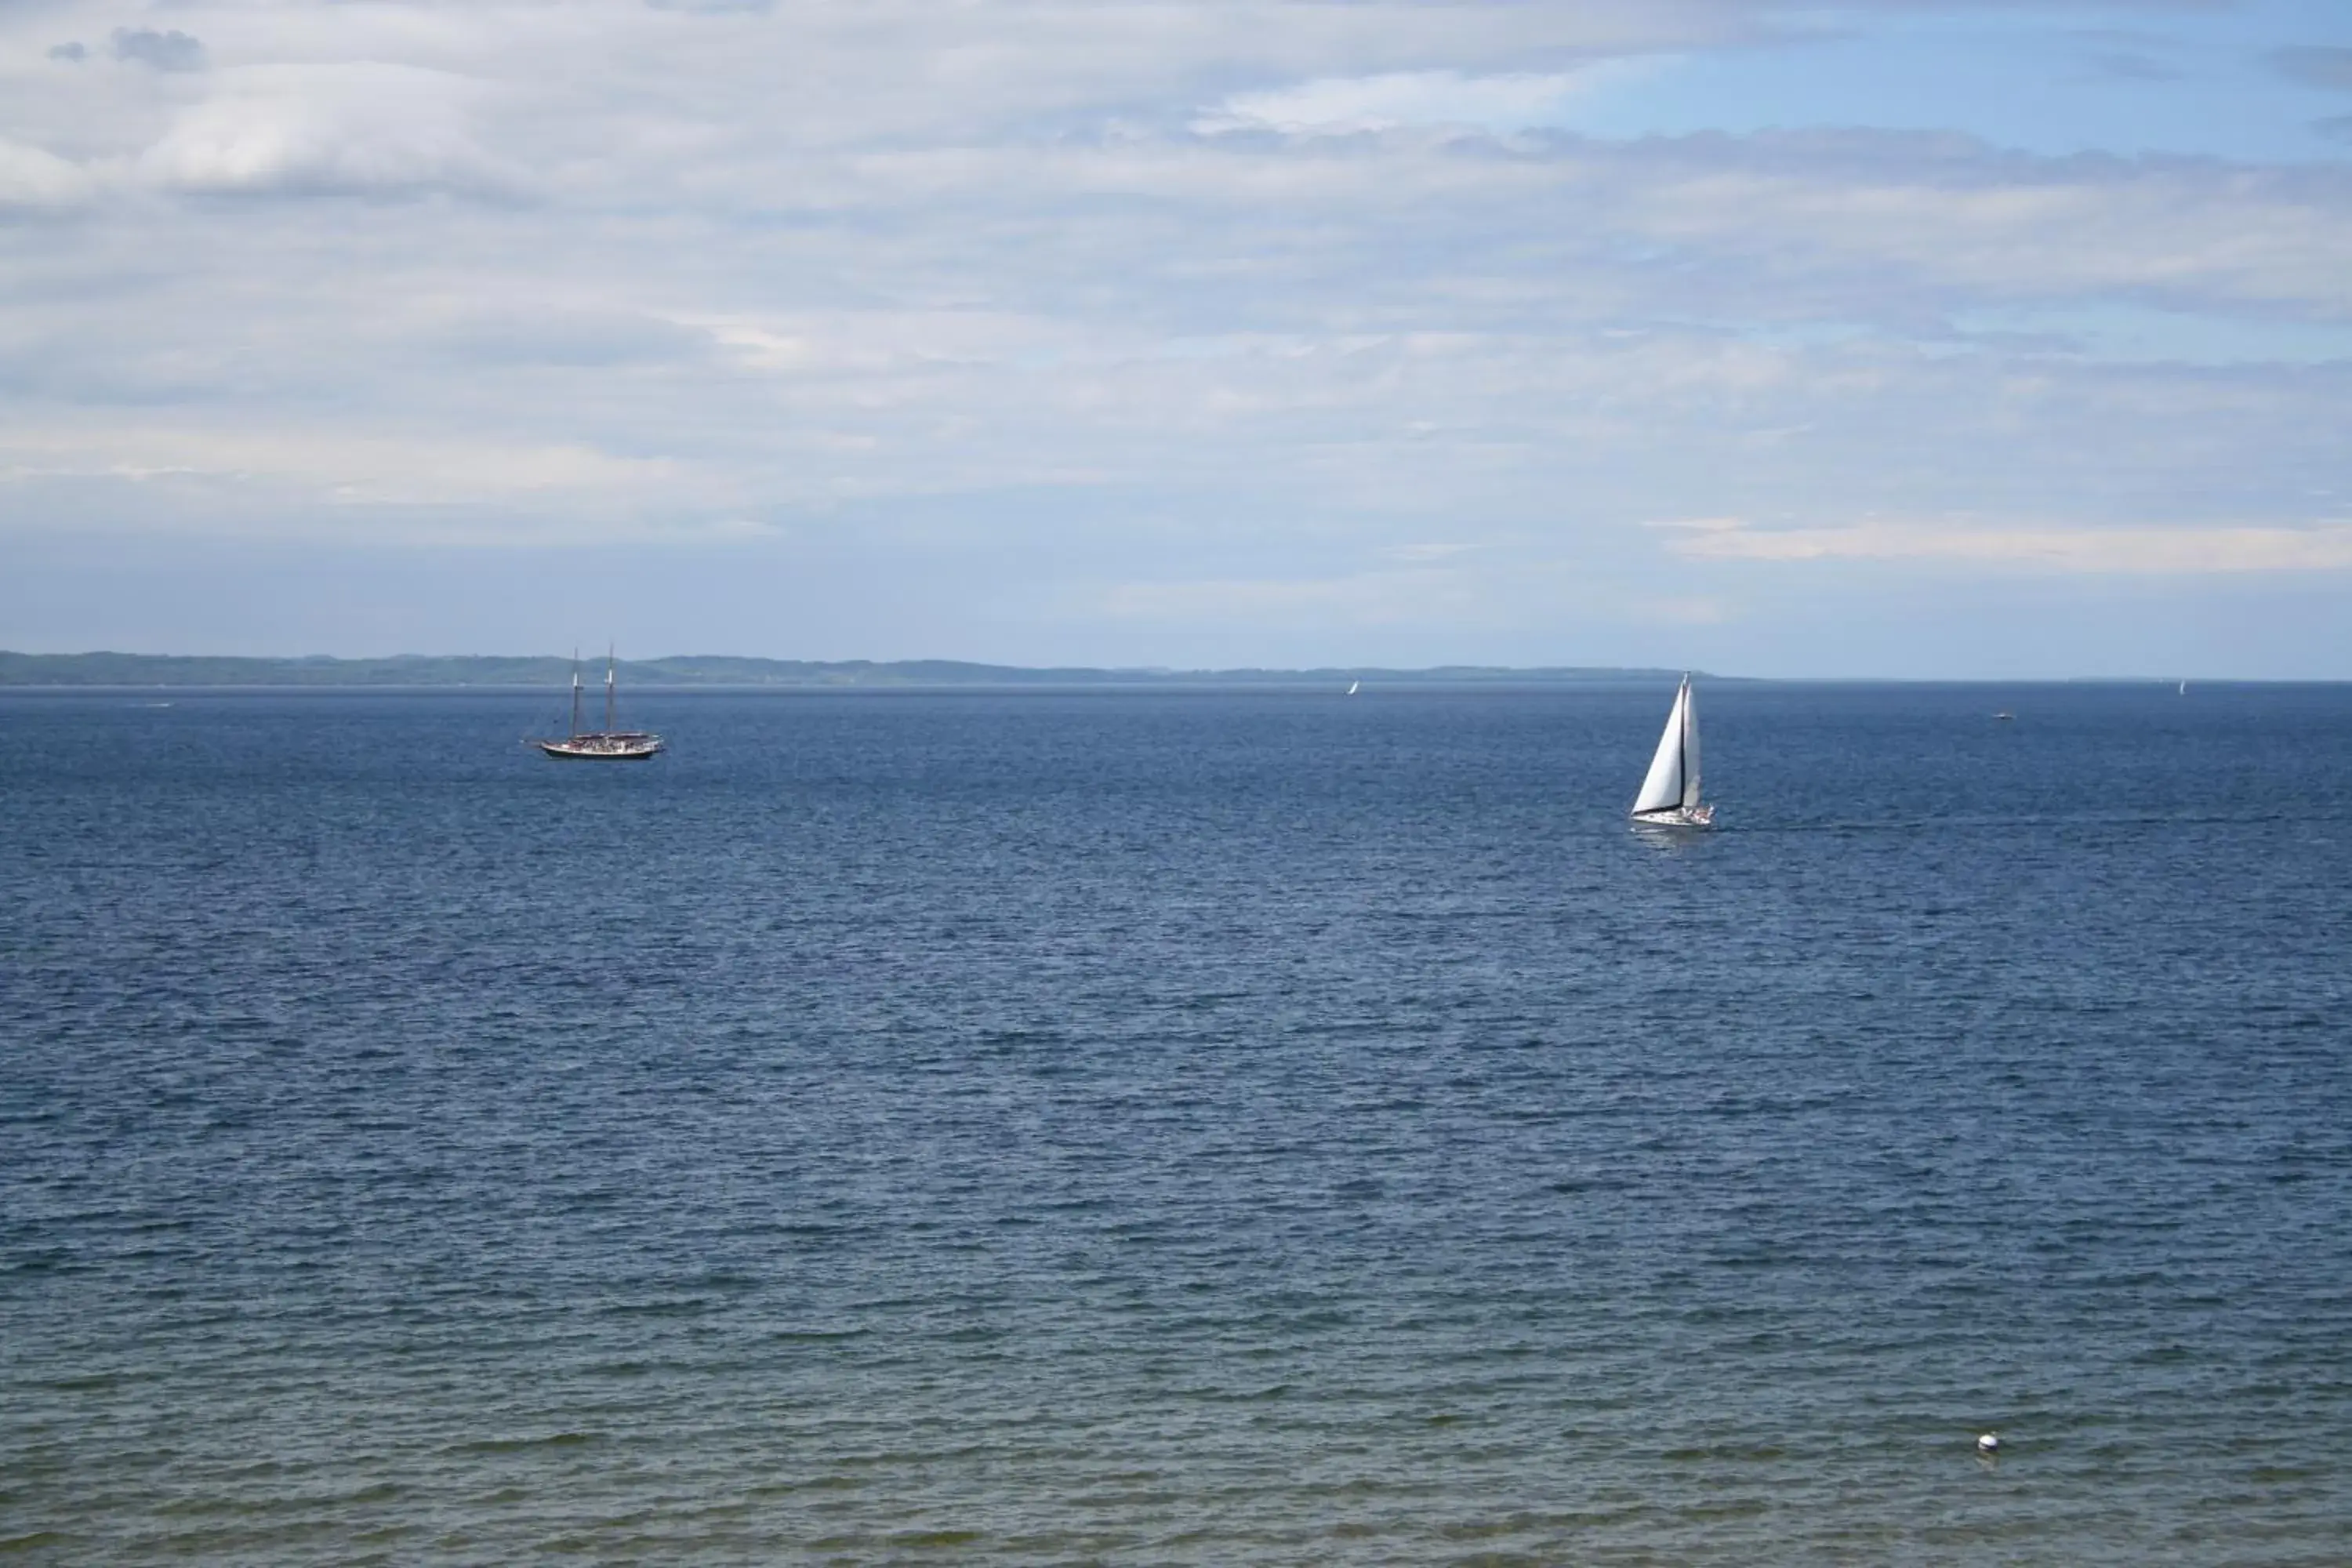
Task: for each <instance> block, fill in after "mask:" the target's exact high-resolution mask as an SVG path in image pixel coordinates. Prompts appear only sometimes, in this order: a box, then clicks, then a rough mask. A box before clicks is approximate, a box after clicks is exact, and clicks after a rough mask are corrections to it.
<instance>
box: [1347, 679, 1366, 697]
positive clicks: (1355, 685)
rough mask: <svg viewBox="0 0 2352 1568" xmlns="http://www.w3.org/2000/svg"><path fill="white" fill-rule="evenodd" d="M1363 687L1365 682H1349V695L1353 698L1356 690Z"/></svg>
mask: <svg viewBox="0 0 2352 1568" xmlns="http://www.w3.org/2000/svg"><path fill="white" fill-rule="evenodd" d="M1361 685H1363V682H1362V681H1360V680H1351V681H1349V682H1348V695H1349V696H1350V697H1353V696H1354V695H1355V694H1356V688H1358V687H1360V686H1361Z"/></svg>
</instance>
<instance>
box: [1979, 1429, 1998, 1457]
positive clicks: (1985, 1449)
mask: <svg viewBox="0 0 2352 1568" xmlns="http://www.w3.org/2000/svg"><path fill="white" fill-rule="evenodd" d="M1977 1452H1978V1453H1979V1454H1998V1453H2000V1433H1998V1432H1988V1433H1986V1434H1985V1435H1984V1436H1981V1437H1979V1438H1978V1439H1977Z"/></svg>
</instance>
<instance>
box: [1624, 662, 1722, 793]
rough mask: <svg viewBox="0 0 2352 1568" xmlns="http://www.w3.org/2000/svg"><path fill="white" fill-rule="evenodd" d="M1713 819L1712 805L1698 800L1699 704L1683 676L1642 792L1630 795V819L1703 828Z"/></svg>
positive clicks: (1687, 678) (1645, 776)
mask: <svg viewBox="0 0 2352 1568" xmlns="http://www.w3.org/2000/svg"><path fill="white" fill-rule="evenodd" d="M1714 819H1715V808H1714V807H1713V806H1711V805H1700V804H1699V799H1698V707H1697V704H1696V702H1695V701H1694V700H1692V698H1691V683H1690V677H1689V676H1687V675H1685V676H1684V677H1683V683H1682V685H1681V687H1680V688H1679V689H1676V690H1675V705H1674V708H1673V709H1672V710H1670V711H1669V712H1668V713H1667V714H1666V728H1665V732H1664V734H1662V735H1660V736H1659V737H1658V750H1657V753H1656V754H1655V755H1654V756H1653V757H1652V758H1651V759H1650V771H1649V773H1647V774H1646V775H1644V776H1643V780H1642V793H1641V794H1640V795H1636V796H1634V798H1633V820H1634V821H1636V822H1641V823H1647V824H1650V825H1652V826H1662V827H1705V826H1707V824H1708V823H1710V822H1712V821H1713V820H1714Z"/></svg>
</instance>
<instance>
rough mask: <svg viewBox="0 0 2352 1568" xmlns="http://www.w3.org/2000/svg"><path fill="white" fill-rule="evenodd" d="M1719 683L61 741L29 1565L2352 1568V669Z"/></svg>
mask: <svg viewBox="0 0 2352 1568" xmlns="http://www.w3.org/2000/svg"><path fill="white" fill-rule="evenodd" d="M1668 696H1669V693H1668V692H1667V690H1666V689H1664V688H1663V687H1662V688H1658V689H1649V688H1646V687H1645V688H1641V689H1633V688H1623V689H1553V690H1524V691H1469V692H1465V691H1451V692H1441V691H1428V690H1414V691H1407V690H1402V689H1390V690H1380V689H1367V690H1366V691H1365V692H1364V694H1363V695H1362V696H1360V697H1359V698H1356V699H1354V700H1343V699H1341V698H1339V695H1338V694H1337V692H1331V693H1322V692H1316V693H1306V692H1277V691H1263V692H1234V691H1222V692H1177V691H1149V692H1116V691H1098V692H1064V693H1052V692H1033V693H1010V694H1005V693H1000V694H985V693H937V694H927V693H822V694H804V695H748V694H746V695H718V694H693V695H668V694H662V693H646V694H644V695H643V696H642V697H641V698H640V700H638V701H637V702H636V704H635V714H634V716H635V717H636V718H639V719H641V720H643V721H646V722H648V723H651V724H654V725H656V727H658V728H661V729H663V730H664V731H667V733H668V734H669V736H670V738H671V741H672V743H673V746H674V750H673V752H671V753H670V754H669V755H668V756H667V757H664V758H662V759H660V760H658V761H656V762H655V763H650V764H646V765H642V766H636V765H594V764H578V763H549V762H545V761H543V760H541V759H540V758H538V757H536V756H535V755H532V754H530V753H528V752H524V751H523V750H522V749H521V748H520V747H519V746H517V745H516V743H515V737H516V736H518V735H519V734H520V733H521V732H522V731H524V730H525V729H526V728H528V727H530V724H531V722H532V721H533V720H534V719H537V718H538V717H540V716H541V712H542V711H543V710H545V709H546V708H547V707H548V706H549V704H548V702H547V701H546V700H543V699H538V698H525V697H517V696H513V695H499V694H491V693H460V692H451V693H440V694H429V695H420V694H407V695H403V694H348V693H339V694H304V695H289V694H219V695H205V694H201V693H161V694H124V693H83V694H75V695H70V696H68V695H46V694H34V693H18V694H14V695H7V696H5V697H0V868H5V879H0V1548H5V1549H7V1550H8V1551H13V1552H15V1553H16V1560H19V1561H49V1560H54V1561H57V1562H60V1563H65V1562H71V1563H82V1562H121V1563H145V1562H161V1561H182V1560H187V1559H192V1558H193V1559H200V1560H202V1559H209V1560H213V1561H218V1562H224V1563H226V1562H235V1563H310V1562H329V1561H331V1562H354V1563H356V1562H366V1561H379V1562H388V1563H389V1562H411V1561H417V1560H423V1559H433V1560H449V1561H472V1562H483V1563H501V1562H509V1561H514V1560H518V1559H529V1558H535V1557H539V1556H541V1555H570V1556H573V1557H582V1556H584V1557H587V1558H590V1559H592V1560H599V1559H601V1560H613V1561H623V1560H640V1561H646V1562H661V1563H693V1562H709V1563H734V1562H757V1561H778V1560H808V1559H825V1558H833V1559H838V1560H842V1561H852V1562H867V1561H887V1560H899V1559H919V1560H935V1559H940V1558H947V1559H958V1560H962V1559H996V1560H1004V1561H1020V1562H1056V1561H1059V1562H1092V1561H1123V1562H1131V1563H1167V1562H1176V1563H1183V1562H1189V1563H1234V1562H1251V1561H1255V1562H1267V1563H1309V1562H1312V1563H1348V1562H1364V1563H1373V1562H1395V1563H1424V1562H1443V1561H1470V1560H1478V1561H1485V1562H1495V1563H1504V1562H1544V1563H1822V1562H1839V1561H1843V1562H1853V1563H1879V1562H1887V1561H1898V1560H1899V1561H1916V1562H1933V1561H1967V1562H1972V1563H2145V1562H2151V1561H2168V1562H2179V1563H2340V1562H2343V1561H2344V1560H2345V1558H2346V1554H2347V1542H2352V1006H2348V1005H2352V958H2347V952H2352V691H2347V690H2346V689H2255V688H2235V689H2232V688H2222V687H2212V688H2204V689H2192V691H2191V692H2190V694H2189V696H2188V697H2186V698H2182V697H2179V696H2176V695H2175V694H2174V693H2173V692H2171V691H2170V690H2169V689H2165V690H2162V691H2158V690H2155V689H2121V688H2080V689H2077V688H2038V689H2036V688H2025V689H1960V688H1907V689H1895V688H1869V687H1853V688H1797V687H1773V686H1746V685H1733V684H1720V685H1717V686H1713V687H1706V686H1703V687H1702V694H1701V700H1702V705H1703V710H1704V720H1705V723H1706V737H1707V742H1708V744H1707V756H1706V761H1707V777H1708V784H1709V791H1710V794H1711V795H1713V796H1714V797H1715V798H1717V800H1719V801H1720V803H1721V809H1720V816H1719V817H1718V822H1719V825H1720V830H1719V831H1717V832H1716V833H1714V834H1712V835H1709V836H1706V837H1699V838H1689V839H1683V840H1679V841H1677V840H1660V839H1656V838H1648V837H1641V836H1637V835H1636V834H1634V833H1633V832H1630V831H1629V830H1628V829H1627V827H1626V826H1625V823H1624V821H1623V816H1622V813H1623V809H1624V806H1625V804H1626V800H1627V798H1628V796H1629V795H1631V793H1632V790H1633V786H1634V784H1636V783H1637V782H1638V780H1639V778H1640V775H1641V773H1642V771H1643V766H1644V764H1645V763H1646V762H1647V760H1648V754H1649V750H1650V747H1651V745H1652V743H1653V742H1654V739H1655V736H1656V733H1657V728H1658V725H1659V724H1660V722H1661V721H1663V718H1664V711H1665V706H1666V702H1667V699H1668ZM166 700H168V701H169V703H170V704H171V705H170V706H168V707H164V706H156V705H155V704H156V703H159V702H163V701H166ZM1996 708H2007V709H2011V710H2015V711H2016V714H2017V718H2016V721H2015V722H2013V723H1996V722H1994V721H1991V719H1990V714H1991V712H1992V710H1995V709H1996ZM1987 1427H1997V1428H1999V1429H2000V1431H2001V1432H2002V1434H2003V1435H2004V1438H2005V1441H2006V1449H2005V1452H2004V1454H2003V1457H2002V1458H2000V1460H1999V1461H1998V1462H1997V1463H1985V1462H1980V1461H1979V1459H1978V1458H1976V1457H1975V1455H1974V1453H1973V1452H1972V1444H1973V1440H1974V1438H1975V1436H1976V1434H1977V1433H1978V1432H1979V1431H1980V1430H1983V1429H1985V1428H1987Z"/></svg>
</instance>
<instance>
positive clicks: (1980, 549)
mask: <svg viewBox="0 0 2352 1568" xmlns="http://www.w3.org/2000/svg"><path fill="white" fill-rule="evenodd" d="M1670 548H1672V549H1673V550H1674V552H1675V553H1676V554H1678V555H1683V556H1685V557H1688V558H1690V559H1693V560H1704V561H1890V562H1937V563H1963V564H1969V565H1977V566H1993V567H2011V568H2019V569H2023V570H2029V571H2042V572H2063V573H2089V574H2114V575H2148V574H2190V575H2206V574H2216V573H2219V574H2241V573H2271V572H2341V571H2347V570H2352V523H2336V522H2324V523H2315V524H2312V525H2310V526H2308V527H2302V528H2282V527H2189V526H2183V527H2173V528H2135V527H2130V526H2115V527H2096V528H2090V527H2067V526H2063V525H2059V526H2052V525H2038V526H2016V525H2007V526H2003V525H1998V524H1996V525H1993V526H1989V527H1986V526H1964V525H1951V524H1944V523H1934V522H1862V523H1853V524H1849V525H1844V526H1839V527H1830V528H1763V529H1759V528H1748V527H1744V526H1732V527H1724V526H1721V525H1719V524H1716V525H1707V526H1703V527H1702V528H1700V529H1699V530H1697V531H1692V532H1690V533H1688V534H1687V535H1686V536H1685V537H1684V538H1681V539H1678V540H1676V541H1675V542H1674V544H1673V545H1672V546H1671V547H1670Z"/></svg>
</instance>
